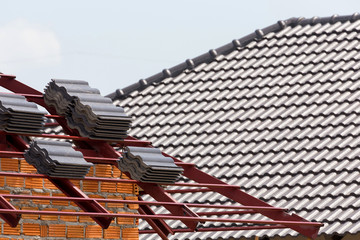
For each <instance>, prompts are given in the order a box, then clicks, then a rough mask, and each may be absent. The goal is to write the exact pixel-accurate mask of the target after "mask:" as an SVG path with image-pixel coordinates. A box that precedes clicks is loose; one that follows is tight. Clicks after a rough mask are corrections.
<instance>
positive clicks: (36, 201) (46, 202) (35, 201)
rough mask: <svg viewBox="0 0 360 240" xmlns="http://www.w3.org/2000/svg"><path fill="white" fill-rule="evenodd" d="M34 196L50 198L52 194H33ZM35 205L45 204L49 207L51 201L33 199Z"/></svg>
mask: <svg viewBox="0 0 360 240" xmlns="http://www.w3.org/2000/svg"><path fill="white" fill-rule="evenodd" d="M32 195H33V196H47V197H48V196H50V193H48V192H44V193H40V192H33V194H32ZM32 201H33V203H35V204H45V205H49V204H50V200H44V199H33V200H32Z"/></svg>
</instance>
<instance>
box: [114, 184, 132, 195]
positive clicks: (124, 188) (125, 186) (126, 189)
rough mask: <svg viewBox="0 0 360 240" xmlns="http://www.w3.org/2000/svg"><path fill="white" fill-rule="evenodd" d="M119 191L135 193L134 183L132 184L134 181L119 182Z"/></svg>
mask: <svg viewBox="0 0 360 240" xmlns="http://www.w3.org/2000/svg"><path fill="white" fill-rule="evenodd" d="M117 192H118V193H129V194H134V184H132V183H117Z"/></svg>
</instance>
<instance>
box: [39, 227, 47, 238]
mask: <svg viewBox="0 0 360 240" xmlns="http://www.w3.org/2000/svg"><path fill="white" fill-rule="evenodd" d="M48 228H49V227H48V226H47V225H40V237H47V236H48Z"/></svg>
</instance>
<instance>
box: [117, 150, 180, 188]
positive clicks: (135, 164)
mask: <svg viewBox="0 0 360 240" xmlns="http://www.w3.org/2000/svg"><path fill="white" fill-rule="evenodd" d="M118 164H119V168H120V169H121V170H122V171H123V172H128V173H130V176H131V178H132V179H135V180H138V181H142V182H156V183H173V182H175V181H176V180H177V179H178V177H179V175H180V173H181V172H182V168H180V167H178V166H176V165H175V163H174V160H173V159H172V158H170V157H165V156H164V155H162V153H161V151H160V150H159V149H157V148H144V147H126V148H125V151H124V154H123V157H122V158H121V159H120V160H119V161H118Z"/></svg>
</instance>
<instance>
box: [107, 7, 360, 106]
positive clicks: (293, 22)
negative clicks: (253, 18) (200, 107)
mask: <svg viewBox="0 0 360 240" xmlns="http://www.w3.org/2000/svg"><path fill="white" fill-rule="evenodd" d="M358 19H360V14H359V13H354V14H352V15H343V16H339V15H336V14H335V15H333V16H331V17H322V18H319V17H313V18H303V17H299V18H289V19H287V20H280V21H278V22H277V23H275V24H273V25H270V26H268V27H265V28H263V29H257V30H255V31H254V32H253V33H251V34H249V35H247V36H245V37H242V38H239V39H235V40H233V41H232V42H230V43H228V44H226V45H223V46H221V47H219V48H216V49H211V50H209V51H208V52H207V53H204V54H202V55H200V56H198V57H195V58H193V59H187V60H186V61H185V62H183V63H180V64H178V65H176V66H174V67H172V68H167V69H164V70H163V71H162V72H160V73H157V74H155V75H153V76H151V77H149V78H145V79H140V80H139V81H138V82H137V83H134V84H131V85H130V86H128V87H125V88H123V89H117V90H116V91H115V92H113V93H111V94H108V95H107V97H110V98H111V99H112V100H115V99H124V98H125V97H126V96H128V95H129V94H130V93H132V92H133V91H136V90H139V91H140V90H144V89H145V88H147V87H148V86H150V85H151V84H152V83H154V82H160V81H162V80H163V79H165V78H168V77H175V76H177V75H179V74H180V73H181V72H183V71H184V70H186V69H193V68H195V67H196V66H198V65H200V64H201V63H205V62H209V61H212V60H213V59H215V58H216V57H217V56H218V55H220V54H222V55H223V54H227V53H229V52H231V51H233V50H234V49H236V48H240V47H245V46H246V45H248V44H249V43H250V42H252V41H253V40H256V39H262V38H263V36H264V35H266V34H268V33H270V32H278V31H280V30H282V29H284V28H285V27H287V26H292V27H294V26H297V25H301V26H304V25H308V24H310V25H314V24H318V23H321V24H325V23H331V24H334V23H336V22H346V21H351V22H353V21H356V20H358Z"/></svg>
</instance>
